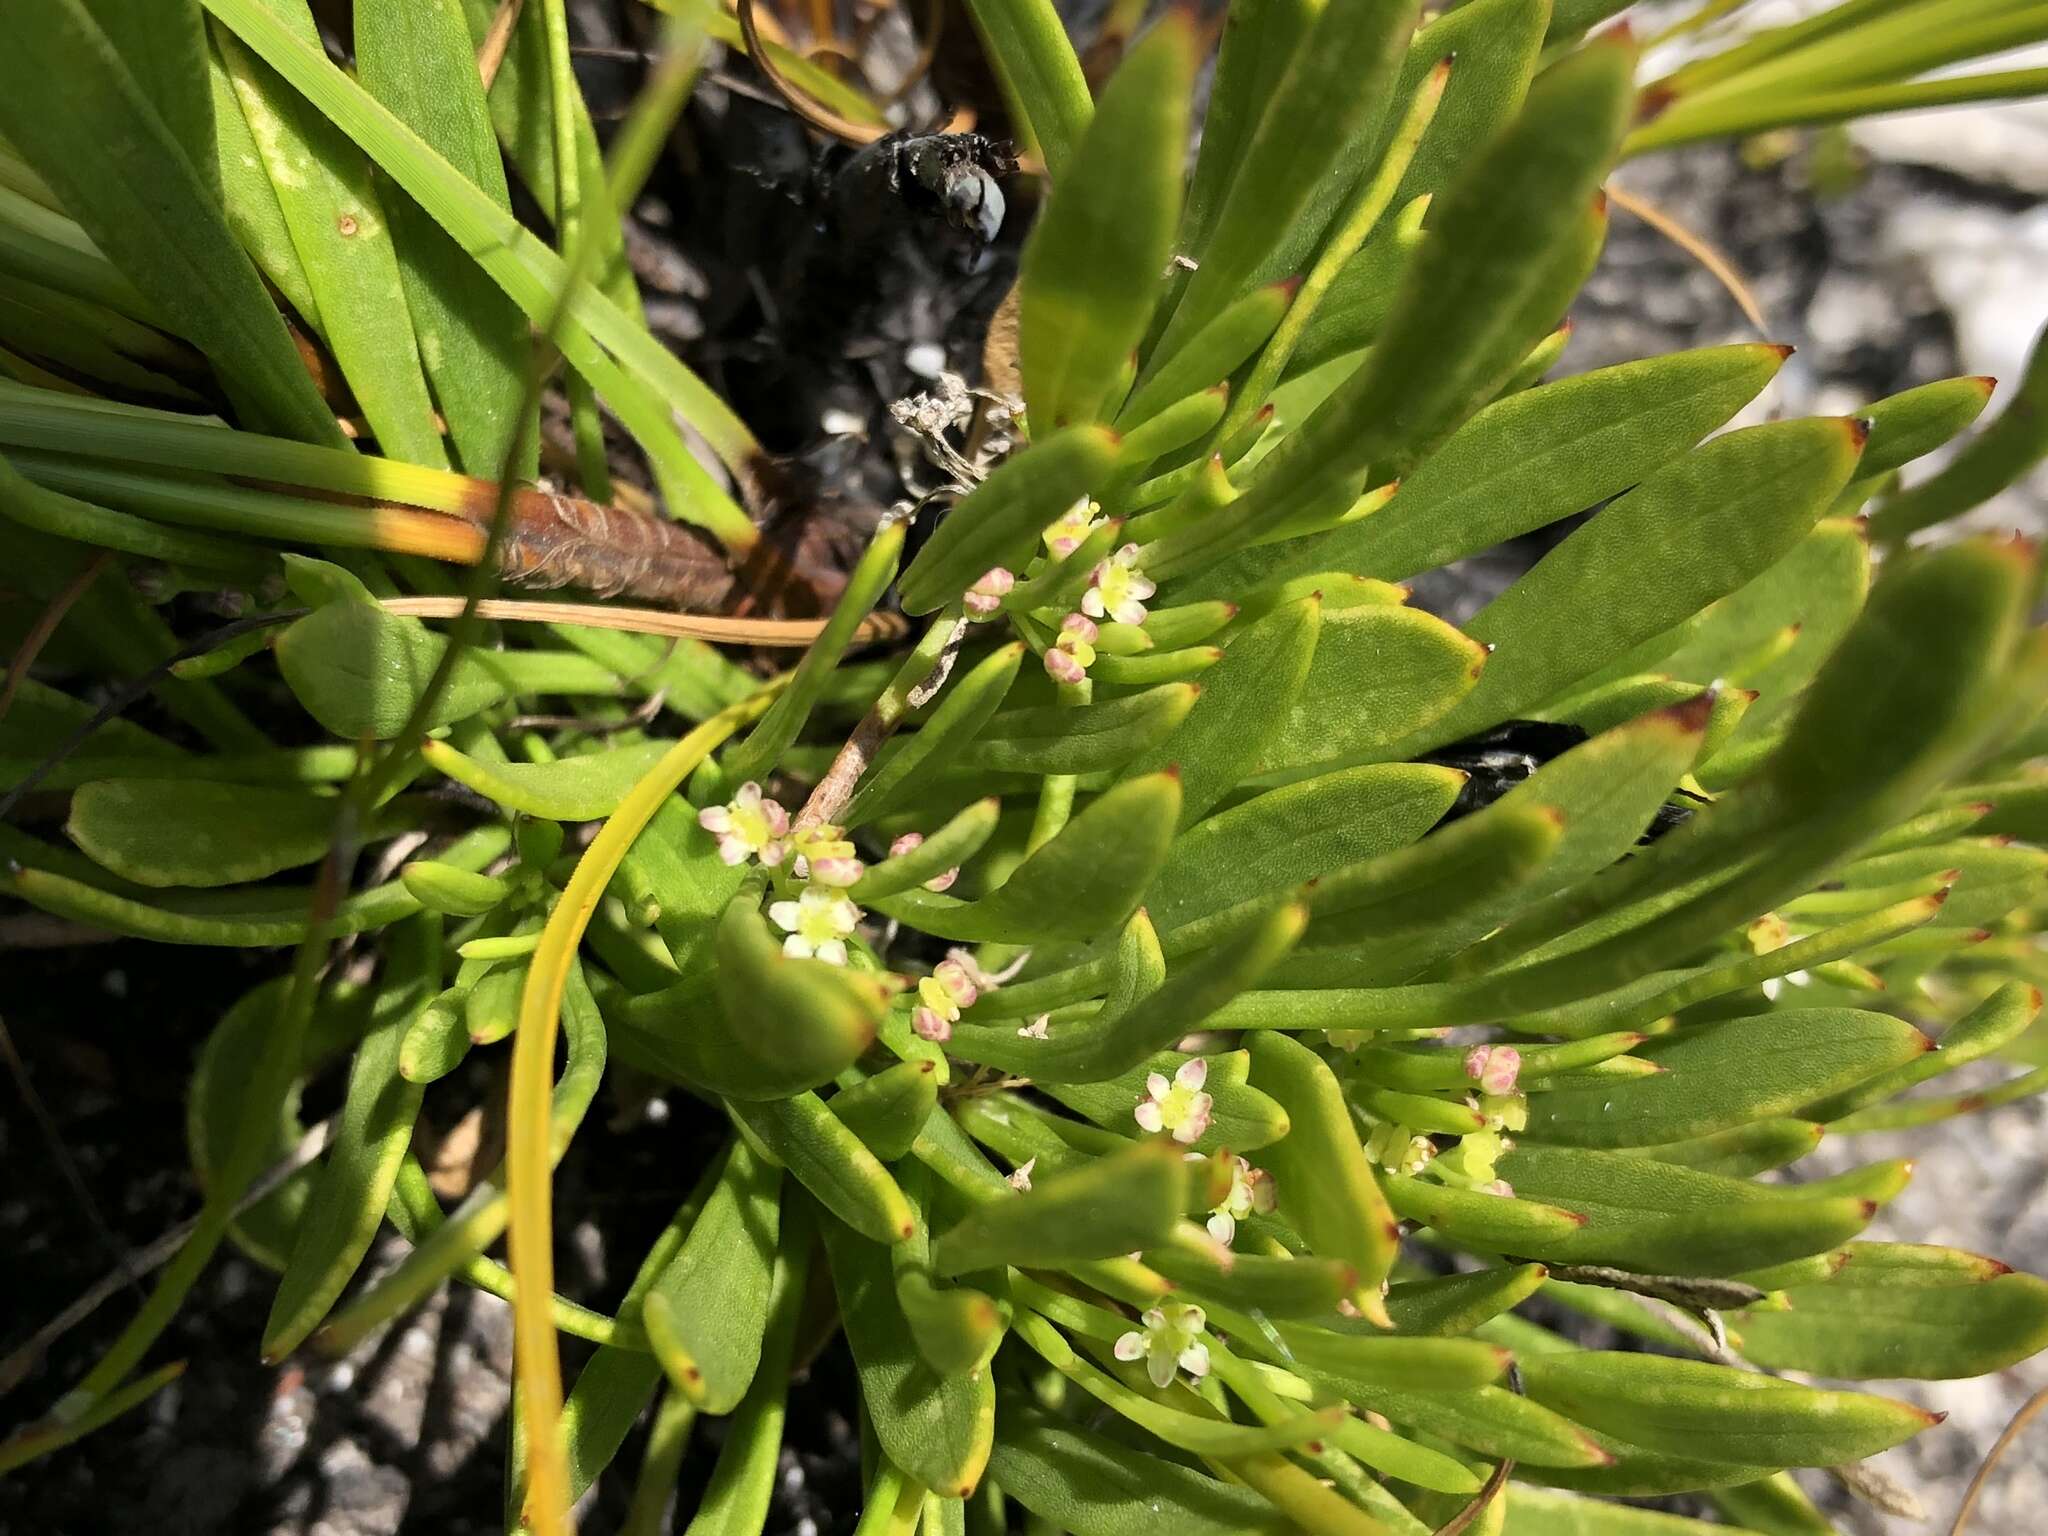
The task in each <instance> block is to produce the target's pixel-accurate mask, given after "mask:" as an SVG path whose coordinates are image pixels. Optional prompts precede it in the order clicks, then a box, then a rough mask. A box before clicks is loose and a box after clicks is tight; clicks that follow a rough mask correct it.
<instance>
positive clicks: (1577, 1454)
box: [1355, 1387, 1613, 1471]
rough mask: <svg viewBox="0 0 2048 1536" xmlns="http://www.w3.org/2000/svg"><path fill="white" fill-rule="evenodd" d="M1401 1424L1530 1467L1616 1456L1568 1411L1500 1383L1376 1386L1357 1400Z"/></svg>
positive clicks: (1592, 1462) (1593, 1462)
mask: <svg viewBox="0 0 2048 1536" xmlns="http://www.w3.org/2000/svg"><path fill="white" fill-rule="evenodd" d="M1355 1401H1356V1403H1357V1405H1358V1406H1359V1407H1361V1408H1370V1409H1372V1410H1374V1411H1375V1412H1378V1413H1382V1414H1385V1415H1386V1416H1387V1417H1388V1418H1390V1419H1392V1420H1394V1421H1395V1422H1396V1423H1397V1424H1403V1425H1408V1426H1412V1427H1413V1428H1415V1429H1418V1430H1421V1431H1423V1432H1424V1433H1426V1434H1430V1435H1435V1436H1437V1437H1438V1438H1440V1439H1444V1440H1448V1441H1450V1442H1451V1443H1452V1444H1453V1445H1461V1446H1465V1447H1468V1448H1469V1449H1471V1450H1475V1451H1478V1452H1479V1453H1480V1454H1482V1455H1485V1456H1491V1457H1496V1458H1500V1457H1512V1458H1513V1459H1514V1460H1515V1461H1517V1462H1519V1463H1522V1464H1523V1465H1525V1466H1528V1467H1541V1468H1544V1469H1546V1471H1547V1470H1548V1469H1550V1468H1564V1467H1598V1466H1603V1465H1605V1464H1606V1463H1608V1462H1609V1461H1611V1460H1612V1459H1613V1458H1612V1457H1611V1456H1610V1455H1609V1454H1608V1453H1607V1452H1606V1451H1603V1450H1602V1449H1601V1448H1600V1446H1599V1444H1598V1442H1597V1441H1595V1440H1594V1438H1593V1437H1592V1436H1591V1435H1590V1434H1588V1433H1587V1432H1586V1431H1585V1430H1583V1429H1581V1428H1579V1426H1578V1425H1576V1424H1574V1423H1572V1421H1571V1420H1569V1419H1567V1418H1565V1417H1564V1416H1563V1415H1561V1414H1558V1413H1555V1412H1553V1411H1552V1410H1550V1409H1548V1408H1545V1407H1544V1406H1543V1405H1542V1404H1540V1403H1536V1402H1532V1401H1530V1400H1529V1399H1528V1398H1526V1397H1523V1396H1522V1395H1521V1394H1519V1393H1515V1392H1509V1391H1507V1390H1506V1389H1504V1388H1501V1387H1473V1388H1470V1389H1468V1390H1466V1391H1462V1392H1400V1391H1395V1390H1393V1389H1391V1388H1383V1387H1373V1388H1371V1389H1370V1390H1368V1391H1361V1392H1360V1393H1359V1394H1358V1396H1357V1398H1356V1399H1355Z"/></svg>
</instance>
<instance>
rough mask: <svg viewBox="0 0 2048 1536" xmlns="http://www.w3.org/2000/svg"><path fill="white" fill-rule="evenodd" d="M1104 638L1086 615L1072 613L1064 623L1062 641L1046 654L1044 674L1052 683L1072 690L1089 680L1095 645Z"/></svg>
mask: <svg viewBox="0 0 2048 1536" xmlns="http://www.w3.org/2000/svg"><path fill="white" fill-rule="evenodd" d="M1101 634H1102V632H1101V630H1099V629H1097V628H1096V625H1095V621H1094V620H1093V619H1091V618H1089V617H1088V616H1087V615H1086V614H1084V613H1070V614H1068V615H1067V616H1066V617H1065V618H1064V619H1061V620H1060V634H1059V638H1058V639H1057V640H1055V641H1054V642H1053V643H1052V645H1051V646H1050V647H1049V648H1048V649H1047V651H1046V653H1045V670H1046V671H1047V672H1048V673H1050V674H1051V675H1052V680H1053V681H1054V682H1056V683H1066V684H1068V685H1069V686H1071V685H1073V684H1075V683H1078V682H1080V681H1081V679H1082V678H1084V677H1086V676H1087V675H1088V669H1089V668H1090V667H1092V666H1094V665H1095V642H1096V640H1098V639H1099V638H1100V637H1101Z"/></svg>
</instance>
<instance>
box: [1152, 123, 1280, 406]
mask: <svg viewBox="0 0 2048 1536" xmlns="http://www.w3.org/2000/svg"><path fill="white" fill-rule="evenodd" d="M1215 110H1216V109H1215V105H1214V99H1213V98H1212V99H1211V105H1210V112H1211V114H1212V116H1211V118H1210V122H1211V123H1213V122H1214V117H1213V114H1214V112H1215ZM1207 133H1208V130H1207V129H1205V130H1204V136H1203V143H1204V145H1206V144H1207V143H1208V138H1207ZM1299 286H1300V285H1299V284H1298V283H1296V282H1293V281H1283V282H1277V283H1267V284H1264V285H1263V286H1261V287H1258V288H1254V289H1253V290H1252V291H1251V292H1250V293H1248V294H1246V295H1245V296H1244V297H1243V298H1241V299H1239V300H1237V301H1236V302H1235V303H1233V304H1231V305H1230V306H1229V307H1228V308H1227V309H1225V310H1224V311H1223V313H1222V314H1220V315H1218V316H1217V317H1216V318H1215V319H1214V320H1211V321H1210V322H1209V323H1208V324H1207V325H1205V326H1203V327H1202V329H1201V330H1199V331H1197V332H1196V333H1195V334H1194V335H1193V336H1190V337H1189V338H1188V340H1187V344H1186V345H1185V346H1183V347H1181V348H1180V349H1179V350H1178V351H1176V352H1175V353H1174V355H1173V359H1172V361H1170V362H1168V363H1167V364H1166V365H1165V366H1163V367H1162V368H1160V370H1159V371H1158V372H1157V373H1155V374H1153V375H1152V377H1151V378H1149V379H1147V380H1146V381H1145V384H1144V385H1143V387H1142V388H1139V389H1137V390H1134V391H1132V393H1131V397H1130V398H1129V399H1128V400H1126V401H1125V402H1124V403H1123V408H1122V409H1121V410H1119V411H1118V412H1117V415H1116V425H1117V427H1118V428H1119V429H1120V430H1124V431H1128V430H1129V429H1130V428H1131V427H1134V426H1137V425H1140V424H1142V423H1144V422H1147V421H1150V420H1151V419H1152V418H1153V417H1154V416H1157V415H1158V414H1159V413H1160V412H1162V411H1164V410H1165V409H1167V407H1169V406H1171V405H1173V404H1175V403H1176V402H1178V401H1181V400H1186V399H1188V398H1189V397H1190V396H1193V395H1197V394H1200V393H1201V392H1202V391H1203V390H1206V389H1212V388H1214V387H1215V386H1216V385H1218V384H1221V383H1223V382H1224V381H1225V380H1227V379H1228V378H1229V377H1230V376H1231V375H1232V374H1233V373H1235V372H1236V371H1237V369H1238V367H1239V365H1240V364H1242V363H1245V362H1247V361H1249V360H1250V358H1251V356H1252V354H1253V353H1254V352H1256V351H1258V349H1259V348H1260V347H1262V346H1264V345H1265V344H1266V338H1267V337H1269V336H1271V335H1272V334H1273V330H1274V328H1275V327H1276V326H1278V325H1279V324H1280V320H1281V317H1282V316H1284V315H1285V314H1286V313H1287V306H1288V305H1289V304H1290V303H1292V302H1293V300H1294V294H1295V290H1296V289H1297V288H1298V287H1299Z"/></svg>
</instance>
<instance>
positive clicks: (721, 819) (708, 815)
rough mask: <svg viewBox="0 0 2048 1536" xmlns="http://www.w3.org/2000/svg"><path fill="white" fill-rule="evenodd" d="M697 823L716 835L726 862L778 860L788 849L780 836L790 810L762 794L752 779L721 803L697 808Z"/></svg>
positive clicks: (786, 832)
mask: <svg viewBox="0 0 2048 1536" xmlns="http://www.w3.org/2000/svg"><path fill="white" fill-rule="evenodd" d="M697 825H698V826H700V827H702V828H703V829H704V830H705V831H706V832H709V833H711V834H712V836H714V837H716V838H717V839H718V856H719V858H721V859H723V860H724V861H725V862H726V863H728V864H744V863H746V862H747V860H748V859H749V858H753V857H759V859H760V860H761V862H762V863H763V864H770V865H773V864H780V863H781V862H782V857H783V855H784V854H785V853H787V852H788V845H787V844H786V843H785V842H784V841H783V839H784V838H786V837H787V836H788V835H789V812H787V811H785V810H784V809H783V808H782V807H781V806H780V805H778V804H777V803H776V802H775V801H773V800H769V799H766V798H764V797H763V795H762V794H761V786H760V785H758V784H755V783H752V782H751V781H750V782H748V783H745V784H742V785H741V786H740V788H739V793H738V794H736V795H734V796H733V797H732V799H731V800H729V801H727V802H726V803H725V804H724V805H708V806H706V807H705V808H704V809H703V810H701V811H699V812H698V813H697Z"/></svg>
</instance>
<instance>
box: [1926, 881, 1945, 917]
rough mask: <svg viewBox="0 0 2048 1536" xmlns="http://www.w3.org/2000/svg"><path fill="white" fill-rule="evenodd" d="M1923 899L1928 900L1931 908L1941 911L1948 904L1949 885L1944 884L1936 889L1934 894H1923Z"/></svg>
mask: <svg viewBox="0 0 2048 1536" xmlns="http://www.w3.org/2000/svg"><path fill="white" fill-rule="evenodd" d="M1921 900H1922V901H1924V902H1926V903H1927V905H1928V906H1929V907H1930V908H1931V909H1933V910H1934V911H1936V912H1939V911H1940V910H1941V909H1942V908H1943V907H1944V906H1946V905H1947V904H1948V887H1947V886H1945V885H1944V886H1943V887H1942V888H1941V889H1940V890H1938V891H1935V892H1934V893H1933V894H1931V895H1928V896H1923V897H1922V898H1921Z"/></svg>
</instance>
